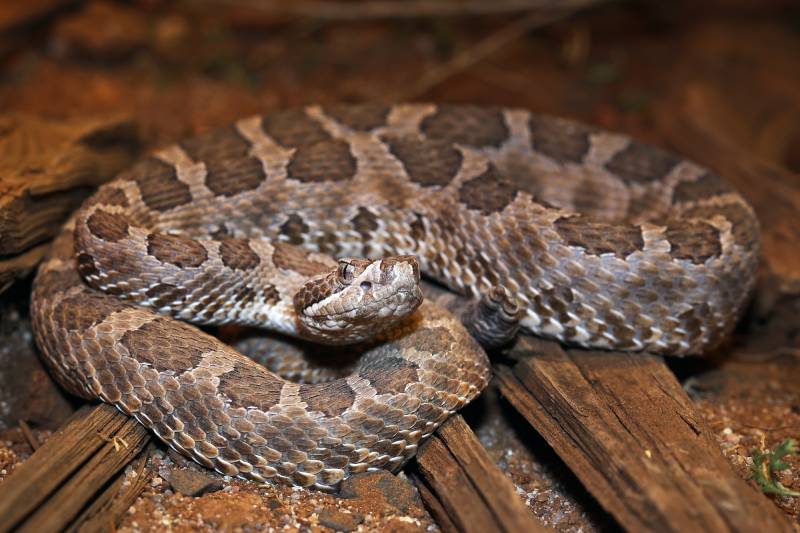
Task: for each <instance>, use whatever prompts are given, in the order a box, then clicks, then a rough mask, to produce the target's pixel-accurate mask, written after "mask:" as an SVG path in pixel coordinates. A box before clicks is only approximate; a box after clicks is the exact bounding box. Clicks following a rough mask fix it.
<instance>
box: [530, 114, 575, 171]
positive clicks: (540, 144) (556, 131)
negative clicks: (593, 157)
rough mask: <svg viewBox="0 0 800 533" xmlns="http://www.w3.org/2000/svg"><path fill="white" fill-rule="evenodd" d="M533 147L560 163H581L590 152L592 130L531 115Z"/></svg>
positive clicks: (569, 122) (561, 120)
mask: <svg viewBox="0 0 800 533" xmlns="http://www.w3.org/2000/svg"><path fill="white" fill-rule="evenodd" d="M528 128H529V130H530V133H531V146H532V147H533V149H534V150H536V151H537V152H541V153H543V154H544V155H546V156H547V157H549V158H551V159H554V160H556V161H558V162H559V163H580V162H581V161H583V158H584V157H585V156H586V154H587V153H588V152H589V147H590V142H589V135H590V134H591V130H590V129H589V128H587V127H586V126H584V125H583V124H578V123H576V122H572V121H569V120H563V119H556V118H553V117H545V116H539V115H531V117H530V118H529V119H528Z"/></svg>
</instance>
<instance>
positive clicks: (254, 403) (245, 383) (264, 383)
mask: <svg viewBox="0 0 800 533" xmlns="http://www.w3.org/2000/svg"><path fill="white" fill-rule="evenodd" d="M252 383H258V388H257V389H254V388H253V386H252ZM282 388H283V382H282V381H281V380H280V379H278V378H277V377H276V376H274V375H273V374H271V373H269V372H268V371H267V370H266V369H265V368H262V367H259V366H256V365H247V366H244V365H237V366H236V368H234V370H233V371H232V372H228V373H226V374H223V375H222V376H220V378H219V391H220V392H221V393H222V394H224V395H225V396H227V397H228V398H230V399H231V400H232V401H233V402H234V403H235V404H237V405H242V406H247V407H256V408H258V409H260V410H262V411H269V408H270V407H272V406H273V405H276V404H277V403H278V402H280V400H281V389H282Z"/></svg>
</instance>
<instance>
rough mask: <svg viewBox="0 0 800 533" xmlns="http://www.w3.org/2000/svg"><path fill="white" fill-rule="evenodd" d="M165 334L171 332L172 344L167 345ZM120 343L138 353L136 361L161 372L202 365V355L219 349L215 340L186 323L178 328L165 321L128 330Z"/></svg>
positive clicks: (184, 370) (164, 319)
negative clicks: (147, 364)
mask: <svg viewBox="0 0 800 533" xmlns="http://www.w3.org/2000/svg"><path fill="white" fill-rule="evenodd" d="M165 331H169V342H164V332H165ZM119 342H120V344H121V345H123V346H124V347H125V348H127V349H128V352H130V353H135V354H136V358H137V359H139V360H140V361H144V362H146V363H149V364H150V365H151V366H152V367H153V368H155V369H156V370H158V371H159V372H162V371H165V370H172V371H174V372H186V371H187V370H192V369H193V368H196V367H197V366H198V365H199V364H200V361H201V360H202V358H203V354H206V353H209V352H212V351H214V350H218V349H219V348H220V344H219V342H218V341H215V340H214V339H213V338H211V337H209V336H207V335H205V334H202V333H199V332H198V331H197V330H195V329H194V328H191V327H190V326H187V325H185V324H181V325H180V326H176V323H175V322H172V321H170V320H169V319H166V318H157V319H156V320H154V321H152V322H148V323H147V324H144V325H142V326H141V327H139V328H138V329H135V330H130V331H126V332H125V334H124V335H123V336H122V338H121V339H120V341H119Z"/></svg>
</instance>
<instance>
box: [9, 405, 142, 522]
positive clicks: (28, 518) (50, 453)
mask: <svg viewBox="0 0 800 533" xmlns="http://www.w3.org/2000/svg"><path fill="white" fill-rule="evenodd" d="M149 441H150V434H149V433H148V432H147V430H146V429H145V428H144V426H142V425H141V424H139V423H138V422H136V420H134V419H133V418H129V417H127V416H125V415H124V414H122V413H120V412H119V411H117V410H116V409H115V408H113V407H111V406H109V405H100V406H85V407H83V408H81V409H80V410H78V411H77V412H76V413H75V415H73V417H72V418H70V420H69V421H68V422H67V423H66V424H64V426H63V427H62V428H61V429H60V430H59V431H58V433H56V434H55V435H53V436H52V437H51V438H50V439H49V440H48V441H47V442H46V443H45V444H44V445H43V446H42V447H41V448H39V449H38V450H37V451H36V452H35V453H34V454H33V455H32V456H31V457H30V458H29V459H28V460H27V461H25V462H24V463H23V464H22V465H21V466H20V467H19V468H17V469H16V470H15V471H14V473H13V474H12V475H11V476H9V477H8V478H7V479H6V480H5V481H3V483H2V484H0V532H2V533H5V532H6V531H11V530H15V531H31V532H37V533H40V532H49V531H62V530H64V529H65V528H69V529H71V530H82V526H83V525H85V524H91V523H94V524H97V523H98V521H101V522H103V523H104V524H105V525H106V526H108V525H110V524H109V522H110V521H112V519H111V518H109V517H113V516H117V517H118V516H121V515H122V513H124V512H125V510H127V508H128V507H129V506H130V504H131V503H132V502H133V499H135V498H136V496H138V493H139V492H140V491H141V490H142V489H143V488H144V484H143V483H144V481H143V479H144V478H146V476H145V475H143V474H142V475H139V476H137V480H136V482H135V483H133V484H132V487H129V488H128V490H126V491H125V493H124V494H120V493H119V489H120V486H121V484H122V478H123V477H124V473H123V472H122V471H123V469H124V468H125V466H126V465H127V464H128V463H130V462H131V461H132V460H134V459H135V458H136V457H137V456H138V457H139V459H138V461H137V464H136V467H137V469H138V470H139V471H140V472H143V470H144V463H143V461H146V457H145V456H143V455H142V454H143V453H144V454H146V452H142V450H143V449H144V448H145V446H146V445H147V443H148V442H149ZM109 482H111V483H110V485H109ZM102 509H105V510H107V511H108V510H113V511H114V513H116V514H114V513H111V512H109V513H108V514H107V515H106V516H99V515H98V513H99V512H100V510H102Z"/></svg>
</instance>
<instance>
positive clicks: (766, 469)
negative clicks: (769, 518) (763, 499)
mask: <svg viewBox="0 0 800 533" xmlns="http://www.w3.org/2000/svg"><path fill="white" fill-rule="evenodd" d="M797 450H798V448H797V446H796V445H795V443H794V440H792V439H786V440H785V441H783V442H782V443H781V444H779V445H778V446H777V447H776V448H775V449H774V450H765V451H763V452H762V451H761V450H753V451H752V454H753V467H752V469H751V472H752V474H753V479H754V480H755V481H756V483H758V484H759V485H760V486H761V490H762V491H763V492H765V493H767V494H777V495H779V496H792V497H797V496H800V492H797V491H794V490H791V489H789V488H787V487H784V486H783V484H781V482H780V481H778V479H777V473H778V472H780V471H781V470H786V469H787V468H789V464H788V463H786V462H785V461H782V460H781V459H782V458H783V457H786V456H787V455H790V454H793V453H797Z"/></svg>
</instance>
